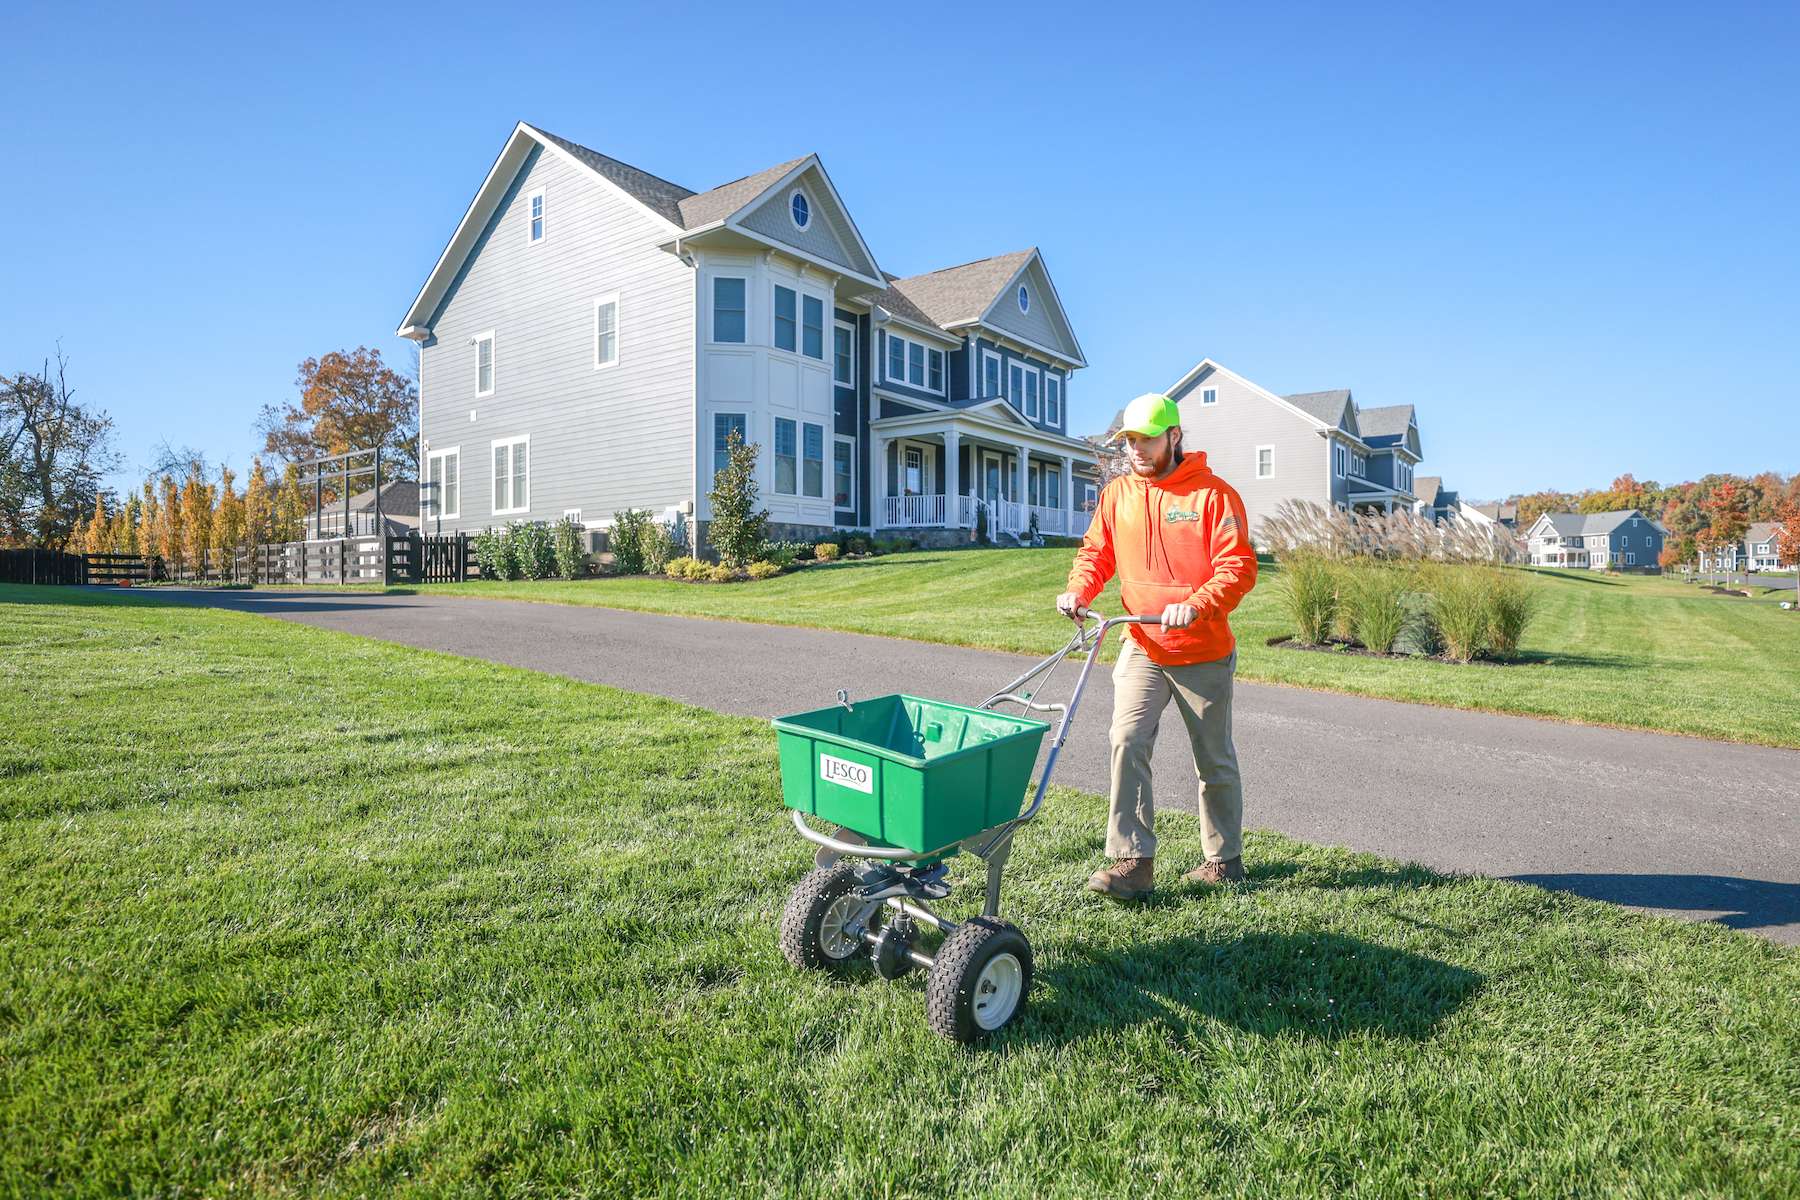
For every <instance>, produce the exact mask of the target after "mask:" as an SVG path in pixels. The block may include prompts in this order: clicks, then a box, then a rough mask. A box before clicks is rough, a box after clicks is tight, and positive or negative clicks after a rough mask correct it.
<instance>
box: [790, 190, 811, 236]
mask: <svg viewBox="0 0 1800 1200" xmlns="http://www.w3.org/2000/svg"><path fill="white" fill-rule="evenodd" d="M795 196H798V197H800V198H801V199H802V200H804V201H806V224H804V225H802V224H801V223H800V222H798V221H796V220H794V197H795ZM812 208H813V202H812V197H811V196H808V195H807V194H806V189H805V188H795V189H793V190H792V191H790V192H789V193H788V202H787V214H788V224H790V225H792V226H793V227H794V228H795V229H797V230H799V231H800V232H801V233H805V232H806V231H807V230H808V229H811V228H812V223H813V210H812Z"/></svg>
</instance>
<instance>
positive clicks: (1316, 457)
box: [1171, 368, 1346, 539]
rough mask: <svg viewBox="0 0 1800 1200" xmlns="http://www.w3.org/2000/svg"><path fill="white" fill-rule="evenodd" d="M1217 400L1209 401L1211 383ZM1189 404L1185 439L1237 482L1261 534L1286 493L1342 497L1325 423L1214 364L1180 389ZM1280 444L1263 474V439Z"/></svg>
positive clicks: (1180, 400) (1320, 499) (1179, 396)
mask: <svg viewBox="0 0 1800 1200" xmlns="http://www.w3.org/2000/svg"><path fill="white" fill-rule="evenodd" d="M1209 388H1210V389H1213V390H1215V391H1216V392H1217V393H1218V398H1217V400H1216V402H1215V403H1213V404H1211V405H1206V404H1203V403H1202V396H1203V393H1204V392H1205V391H1206V390H1207V389H1209ZM1171 399H1173V400H1174V401H1175V402H1176V403H1177V404H1179V405H1180V406H1181V429H1182V442H1183V445H1184V446H1185V447H1186V448H1187V449H1188V450H1190V451H1192V450H1203V451H1205V452H1206V458H1207V463H1208V465H1209V466H1211V467H1212V469H1213V471H1214V472H1215V473H1217V474H1218V475H1219V477H1220V478H1222V479H1223V480H1225V482H1226V483H1229V484H1230V485H1231V486H1232V487H1234V488H1236V489H1237V492H1238V494H1239V495H1240V496H1242V497H1243V499H1244V509H1245V513H1246V515H1247V516H1248V517H1249V519H1250V533H1251V536H1252V537H1253V538H1258V539H1260V537H1261V531H1262V523H1263V521H1264V520H1266V519H1267V518H1269V517H1271V516H1273V515H1274V514H1275V510H1276V509H1277V508H1279V507H1280V506H1281V504H1282V502H1283V501H1286V500H1310V501H1311V502H1312V503H1314V504H1322V505H1327V506H1329V505H1331V504H1333V503H1335V502H1336V501H1339V500H1342V499H1343V498H1344V496H1345V495H1346V493H1345V492H1344V490H1343V489H1344V481H1343V480H1339V479H1334V478H1332V477H1331V462H1330V452H1329V449H1328V443H1327V442H1326V440H1325V438H1324V437H1323V436H1321V434H1320V432H1319V427H1318V426H1317V425H1316V424H1314V423H1313V422H1312V421H1309V420H1307V419H1306V418H1305V417H1302V416H1300V415H1298V414H1297V413H1295V412H1293V411H1292V410H1290V409H1288V408H1287V407H1285V406H1284V405H1281V404H1277V403H1275V402H1273V401H1271V400H1269V398H1268V397H1266V396H1264V395H1262V394H1261V393H1259V392H1256V391H1253V390H1251V389H1249V388H1247V387H1245V386H1243V385H1242V384H1240V383H1239V382H1237V380H1235V379H1233V378H1231V377H1230V376H1227V375H1223V374H1220V373H1219V372H1217V371H1214V370H1212V369H1211V368H1208V369H1207V370H1206V371H1205V372H1204V373H1203V374H1202V375H1201V376H1200V377H1199V378H1198V379H1196V380H1194V381H1193V382H1192V383H1190V384H1189V385H1188V386H1186V387H1183V388H1181V389H1179V390H1178V391H1176V392H1175V393H1174V394H1173V395H1172V396H1171ZM1259 446H1268V447H1271V448H1272V449H1273V451H1274V474H1273V476H1272V477H1270V478H1267V479H1258V478H1257V476H1256V452H1257V447H1259Z"/></svg>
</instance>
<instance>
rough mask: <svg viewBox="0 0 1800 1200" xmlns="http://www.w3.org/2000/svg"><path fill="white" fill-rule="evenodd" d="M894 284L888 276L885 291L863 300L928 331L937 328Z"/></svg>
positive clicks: (935, 323) (892, 278) (934, 322)
mask: <svg viewBox="0 0 1800 1200" xmlns="http://www.w3.org/2000/svg"><path fill="white" fill-rule="evenodd" d="M894 282H895V280H894V277H893V276H892V275H889V276H888V286H887V289H886V290H885V291H880V292H874V293H872V294H870V295H869V296H867V297H865V299H868V300H871V301H873V302H874V303H876V304H879V305H881V307H883V308H885V309H887V310H888V311H889V312H891V313H893V314H894V315H895V316H897V317H903V318H905V319H906V320H908V321H912V322H914V323H915V324H919V325H923V326H925V327H926V328H928V329H937V328H939V325H938V323H937V322H936V321H933V320H932V319H931V318H930V317H929V316H928V315H926V313H925V311H924V310H923V309H921V308H920V307H919V306H918V305H916V304H914V303H913V302H912V299H911V298H910V297H908V296H907V295H906V293H905V292H902V291H900V290H899V289H898V288H896V287H895V286H894Z"/></svg>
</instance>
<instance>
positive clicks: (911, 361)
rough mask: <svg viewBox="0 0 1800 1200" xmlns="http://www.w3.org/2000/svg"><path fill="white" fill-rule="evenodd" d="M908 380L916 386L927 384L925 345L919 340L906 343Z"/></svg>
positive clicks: (920, 386)
mask: <svg viewBox="0 0 1800 1200" xmlns="http://www.w3.org/2000/svg"><path fill="white" fill-rule="evenodd" d="M906 382H907V383H909V384H911V385H912V386H913V387H916V388H922V387H924V386H925V347H924V346H923V345H922V344H921V343H919V342H908V343H906Z"/></svg>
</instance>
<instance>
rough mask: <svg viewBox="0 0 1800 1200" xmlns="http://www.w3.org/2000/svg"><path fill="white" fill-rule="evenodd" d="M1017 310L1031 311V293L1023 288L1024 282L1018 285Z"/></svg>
mask: <svg viewBox="0 0 1800 1200" xmlns="http://www.w3.org/2000/svg"><path fill="white" fill-rule="evenodd" d="M1019 311H1020V312H1022V313H1028V312H1030V311H1031V293H1030V292H1028V291H1026V290H1025V285H1024V284H1020V285H1019Z"/></svg>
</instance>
